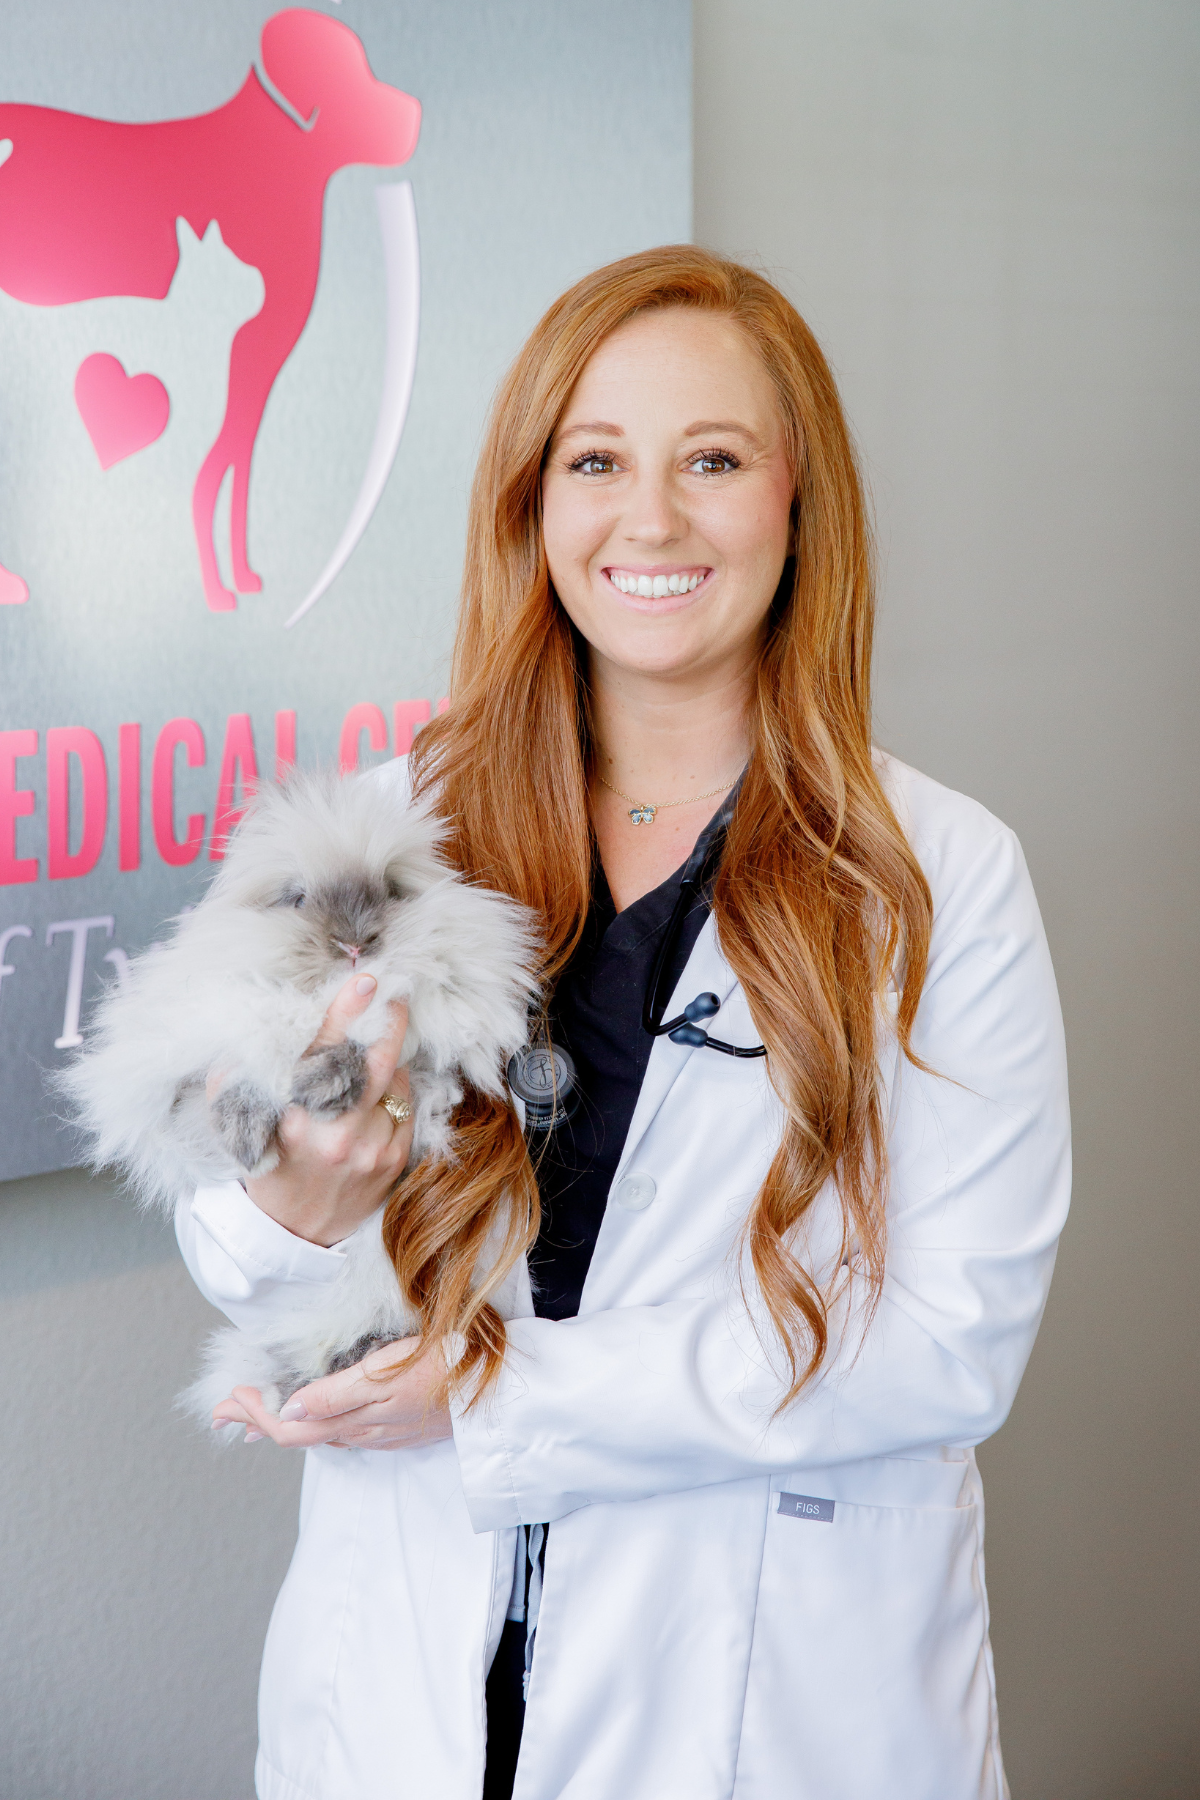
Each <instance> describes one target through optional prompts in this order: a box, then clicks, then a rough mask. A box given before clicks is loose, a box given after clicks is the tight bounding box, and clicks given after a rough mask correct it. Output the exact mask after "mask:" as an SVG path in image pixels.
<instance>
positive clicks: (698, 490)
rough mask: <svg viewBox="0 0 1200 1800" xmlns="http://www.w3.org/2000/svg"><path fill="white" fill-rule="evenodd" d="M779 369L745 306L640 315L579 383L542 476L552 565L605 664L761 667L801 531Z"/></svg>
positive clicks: (665, 670)
mask: <svg viewBox="0 0 1200 1800" xmlns="http://www.w3.org/2000/svg"><path fill="white" fill-rule="evenodd" d="M792 494H793V472H792V468H791V464H790V461H789V458H788V454H787V448H786V444H785V440H784V426H783V420H782V417H781V415H780V410H779V404H778V401H777V398H776V394H775V389H774V387H773V385H772V383H771V379H770V376H769V375H768V374H767V371H766V369H765V367H764V366H763V363H762V361H761V359H760V358H759V356H758V354H757V352H756V351H755V350H754V348H753V347H752V345H751V344H750V342H749V341H748V339H747V338H746V337H745V336H744V335H743V333H742V332H741V330H740V329H739V328H738V327H737V326H736V325H735V324H733V323H732V321H731V320H729V319H726V318H723V317H720V316H719V315H715V314H712V313H704V312H700V311H697V310H695V309H693V308H687V307H673V308H670V309H666V310H663V311H656V312H648V313H643V314H640V315H639V316H637V317H635V318H633V319H631V320H630V321H629V322H628V324H626V325H623V326H622V327H621V328H620V329H619V330H618V331H615V332H614V333H613V334H612V336H611V337H609V338H607V339H606V340H605V342H604V343H603V344H601V346H600V348H599V349H598V350H597V351H596V352H595V354H594V355H593V356H592V358H591V361H590V362H589V363H588V364H587V367H586V368H585V369H584V371H583V374H582V375H581V376H580V378H579V380H578V382H577V383H576V385H575V388H574V391H573V392H572V394H571V397H570V399H569V401H568V402H567V405H566V408H565V410H564V412H563V416H562V418H561V420H560V422H559V425H558V429H557V430H556V432H555V434H554V437H553V439H552V441H551V445H550V450H549V453H548V455H547V458H546V466H545V470H544V474H543V478H542V504H543V530H544V533H545V544H546V558H547V562H548V565H549V569H550V578H551V580H552V581H553V583H554V588H555V592H556V593H557V594H558V597H559V599H560V600H561V602H562V604H563V606H564V607H565V609H566V611H567V613H568V614H569V616H570V618H571V620H572V621H573V623H574V624H575V625H576V627H577V628H578V629H579V631H580V632H581V633H582V635H583V636H584V638H585V639H586V640H587V642H588V645H589V646H590V650H591V661H592V670H593V674H596V673H597V672H614V673H615V672H617V671H622V672H625V673H627V674H630V675H633V674H636V675H641V676H648V677H654V678H658V679H667V680H681V679H694V678H697V677H700V678H703V677H708V676H713V675H720V673H721V672H722V671H723V670H725V669H738V668H743V667H745V668H749V667H750V666H752V664H753V662H754V660H755V658H756V657H757V654H758V651H759V648H760V646H761V643H762V639H763V635H764V630H765V624H766V619H767V614H768V612H769V610H770V606H771V601H772V599H773V597H774V594H775V590H776V588H777V587H778V585H779V578H780V575H781V574H782V571H783V564H784V561H785V559H786V557H787V555H788V551H789V548H790V544H791V507H792Z"/></svg>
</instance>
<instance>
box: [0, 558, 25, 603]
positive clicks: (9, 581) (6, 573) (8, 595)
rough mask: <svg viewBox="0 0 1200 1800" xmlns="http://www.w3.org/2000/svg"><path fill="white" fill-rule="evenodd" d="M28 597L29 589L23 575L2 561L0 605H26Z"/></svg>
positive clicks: (0, 564)
mask: <svg viewBox="0 0 1200 1800" xmlns="http://www.w3.org/2000/svg"><path fill="white" fill-rule="evenodd" d="M28 598H29V589H28V588H27V587H26V586H25V583H24V582H23V581H22V580H21V577H20V576H19V575H14V574H13V573H12V572H11V570H9V569H6V568H5V567H4V565H3V564H2V563H0V606H24V604H25V602H26V600H28Z"/></svg>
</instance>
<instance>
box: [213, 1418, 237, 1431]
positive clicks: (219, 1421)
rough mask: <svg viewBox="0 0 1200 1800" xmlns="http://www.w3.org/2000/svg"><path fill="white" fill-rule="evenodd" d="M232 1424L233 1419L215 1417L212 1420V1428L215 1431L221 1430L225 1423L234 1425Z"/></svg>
mask: <svg viewBox="0 0 1200 1800" xmlns="http://www.w3.org/2000/svg"><path fill="white" fill-rule="evenodd" d="M232 1424H233V1420H232V1419H214V1420H213V1422H212V1428H213V1430H214V1431H220V1429H221V1427H222V1426H223V1425H232Z"/></svg>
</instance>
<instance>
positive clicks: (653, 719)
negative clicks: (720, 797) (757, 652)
mask: <svg viewBox="0 0 1200 1800" xmlns="http://www.w3.org/2000/svg"><path fill="white" fill-rule="evenodd" d="M590 688H591V713H592V731H593V735H594V739H595V746H596V767H597V770H598V772H599V773H600V774H601V775H603V776H604V778H605V780H606V781H609V782H611V783H612V785H613V786H614V787H616V788H620V789H621V790H622V791H623V792H625V793H627V794H629V795H631V796H632V797H633V799H634V800H637V801H651V802H653V803H655V804H661V803H662V802H663V801H667V800H685V799H689V798H691V797H692V796H693V795H697V794H703V793H707V792H708V791H709V790H710V789H713V788H719V787H721V786H723V785H725V784H727V783H732V782H733V781H735V780H736V779H737V777H738V775H739V774H740V773H741V770H742V768H743V767H744V765H745V762H746V758H747V756H748V755H749V750H750V732H749V727H748V716H749V706H750V700H751V697H752V694H753V690H754V664H753V662H747V663H739V664H738V665H736V666H732V667H731V666H725V667H723V668H721V669H720V670H717V671H715V672H712V673H710V674H706V675H699V676H696V677H694V678H689V679H682V680H676V679H672V680H664V679H662V678H660V677H657V676H653V675H645V674H642V673H640V672H637V671H632V672H631V671H629V670H627V669H616V668H614V667H613V666H612V665H611V664H607V663H605V662H604V661H603V660H602V659H601V658H599V657H597V656H595V655H594V654H593V656H592V657H591V659H590Z"/></svg>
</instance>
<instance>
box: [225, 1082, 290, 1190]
mask: <svg viewBox="0 0 1200 1800" xmlns="http://www.w3.org/2000/svg"><path fill="white" fill-rule="evenodd" d="M212 1116H213V1120H214V1123H215V1124H216V1128H217V1131H218V1132H219V1134H220V1137H221V1141H222V1143H223V1144H224V1145H225V1148H226V1149H227V1150H228V1151H229V1154H230V1155H231V1156H232V1157H233V1159H234V1161H235V1162H236V1163H237V1164H238V1166H239V1168H243V1169H249V1170H251V1171H254V1170H256V1169H257V1168H258V1166H259V1164H260V1163H262V1162H263V1159H264V1158H265V1157H266V1155H267V1153H268V1151H269V1150H270V1148H271V1143H272V1140H273V1138H274V1136H275V1127H276V1126H277V1125H278V1124H279V1117H280V1115H279V1111H278V1108H277V1107H276V1106H275V1103H274V1101H272V1100H270V1099H269V1098H268V1097H267V1095H266V1094H264V1093H263V1091H262V1089H261V1088H256V1087H254V1086H253V1085H252V1084H251V1083H250V1082H248V1081H231V1082H230V1083H229V1084H228V1086H227V1087H223V1088H222V1089H221V1091H220V1093H219V1094H218V1095H217V1096H216V1098H215V1099H214V1101H213V1103H212Z"/></svg>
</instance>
